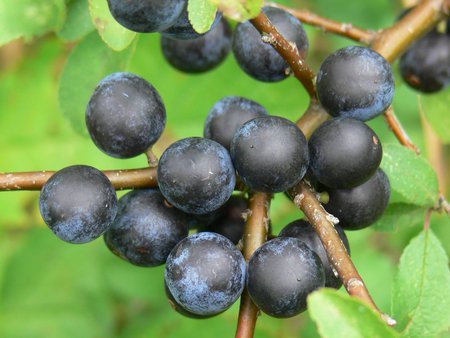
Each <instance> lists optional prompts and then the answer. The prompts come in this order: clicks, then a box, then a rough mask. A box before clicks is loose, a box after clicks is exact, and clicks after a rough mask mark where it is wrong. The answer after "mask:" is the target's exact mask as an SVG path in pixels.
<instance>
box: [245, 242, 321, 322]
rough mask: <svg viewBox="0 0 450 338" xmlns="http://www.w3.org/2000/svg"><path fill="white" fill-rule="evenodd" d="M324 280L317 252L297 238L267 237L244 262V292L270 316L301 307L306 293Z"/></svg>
mask: <svg viewBox="0 0 450 338" xmlns="http://www.w3.org/2000/svg"><path fill="white" fill-rule="evenodd" d="M324 284H325V274H324V270H323V266H322V262H321V261H320V258H319V256H317V254H316V253H314V251H312V250H311V249H310V248H309V247H308V246H307V245H306V244H305V243H303V242H302V241H300V240H299V239H297V238H290V237H278V238H275V239H273V240H270V241H269V242H266V243H265V244H263V245H262V246H261V247H259V248H258V249H257V250H256V251H255V253H254V254H253V256H252V257H251V258H250V261H249V262H248V276H247V289H248V293H249V295H250V297H251V299H252V300H253V302H254V303H255V305H256V306H258V307H259V308H260V309H261V311H263V312H265V313H267V314H268V315H270V316H273V317H292V316H295V315H297V314H299V313H300V312H303V311H305V310H306V297H307V296H308V294H310V293H311V292H313V291H314V290H316V289H318V288H320V287H323V286H324Z"/></svg>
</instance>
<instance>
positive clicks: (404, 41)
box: [371, 0, 448, 62]
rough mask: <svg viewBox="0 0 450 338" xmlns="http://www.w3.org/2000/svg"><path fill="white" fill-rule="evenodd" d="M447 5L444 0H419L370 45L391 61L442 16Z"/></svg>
mask: <svg viewBox="0 0 450 338" xmlns="http://www.w3.org/2000/svg"><path fill="white" fill-rule="evenodd" d="M447 6H448V1H447V2H446V0H426V1H422V2H420V3H419V4H418V5H417V6H416V7H414V8H413V9H412V10H411V11H409V12H408V13H407V14H406V15H405V16H404V17H403V18H401V19H400V20H399V21H397V22H396V23H395V24H394V25H393V26H392V27H390V28H386V29H383V30H382V31H380V32H379V33H378V34H377V37H376V39H375V40H374V41H373V43H372V45H371V47H372V48H373V49H374V50H376V51H377V52H378V53H380V54H381V55H383V56H384V58H385V59H386V60H388V61H389V62H393V61H394V60H395V59H396V58H397V57H398V56H399V55H400V54H402V53H403V52H404V51H405V50H406V49H407V48H408V47H409V46H410V45H411V44H412V43H413V42H414V41H415V40H417V39H418V38H419V37H421V36H422V35H423V34H425V33H426V32H427V31H429V30H430V29H431V28H432V27H434V26H435V25H436V24H437V23H438V22H439V21H440V20H442V19H443V18H444V11H446V10H448V8H447Z"/></svg>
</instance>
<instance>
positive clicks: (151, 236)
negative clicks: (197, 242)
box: [104, 189, 189, 266]
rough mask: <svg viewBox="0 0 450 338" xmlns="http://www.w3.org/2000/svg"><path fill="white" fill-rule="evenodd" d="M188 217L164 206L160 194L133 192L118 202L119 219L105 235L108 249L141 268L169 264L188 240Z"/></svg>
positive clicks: (157, 192) (151, 191)
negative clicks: (173, 252)
mask: <svg viewBox="0 0 450 338" xmlns="http://www.w3.org/2000/svg"><path fill="white" fill-rule="evenodd" d="M188 218H189V216H188V215H186V214H185V213H183V212H182V211H180V210H178V209H176V208H174V207H171V206H169V205H168V204H167V203H165V200H164V197H163V195H161V193H160V192H159V190H156V189H155V190H133V191H130V192H129V193H127V194H126V195H124V196H123V197H122V198H121V199H120V200H119V211H118V212H117V216H116V219H115V220H114V222H113V224H112V225H111V227H110V228H109V230H108V231H107V232H106V233H105V235H104V238H105V242H106V245H107V246H108V248H109V249H110V250H111V251H112V252H113V253H115V254H116V255H118V256H119V257H121V258H123V259H125V260H126V261H128V262H130V263H132V264H135V265H139V266H157V265H161V264H164V263H165V262H166V259H167V256H168V255H169V253H170V251H171V250H172V249H173V247H174V246H175V245H176V244H177V243H178V242H179V241H181V240H182V239H183V238H185V237H187V235H188V232H189V229H188V225H187V224H188Z"/></svg>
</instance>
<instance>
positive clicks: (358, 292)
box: [291, 182, 396, 326]
mask: <svg viewBox="0 0 450 338" xmlns="http://www.w3.org/2000/svg"><path fill="white" fill-rule="evenodd" d="M291 196H292V198H293V200H294V203H295V205H296V206H297V207H298V208H300V209H301V210H302V211H303V212H304V214H305V216H306V217H307V218H308V220H309V221H310V223H311V224H312V225H313V226H314V228H315V230H316V232H317V234H318V235H319V237H320V240H321V241H322V243H323V245H324V247H325V250H326V252H327V255H328V258H329V260H330V262H331V264H332V265H333V267H334V269H335V270H336V271H337V272H338V274H339V277H340V278H341V280H342V283H343V284H344V286H345V288H346V289H347V292H348V293H349V294H350V295H351V296H354V297H357V298H359V299H361V300H363V301H364V302H366V303H367V304H369V305H370V306H371V307H372V308H373V309H374V310H375V311H377V312H378V313H379V314H380V316H381V317H382V318H383V319H384V320H385V321H386V322H387V324H388V325H391V326H392V325H395V324H396V322H395V320H394V319H392V318H390V317H389V316H388V315H386V314H384V313H382V312H381V311H380V310H379V309H378V307H377V305H376V304H375V302H374V301H373V299H372V297H371V296H370V294H369V291H368V290H367V288H366V286H365V284H364V282H363V280H362V278H361V276H360V275H359V273H358V271H357V270H356V267H355V265H354V264H353V262H352V260H351V258H350V256H349V255H348V253H347V250H346V248H345V246H344V244H343V243H342V240H341V238H340V236H339V234H338V233H337V231H336V229H335V228H334V222H336V221H337V220H336V219H335V218H334V217H333V216H331V215H330V214H328V213H327V212H326V211H325V209H324V208H323V207H322V205H321V204H320V202H319V201H318V200H317V198H316V193H315V192H314V191H313V190H312V188H311V187H310V186H309V185H308V184H306V183H305V182H301V183H300V184H298V185H297V187H295V188H294V189H292V191H291Z"/></svg>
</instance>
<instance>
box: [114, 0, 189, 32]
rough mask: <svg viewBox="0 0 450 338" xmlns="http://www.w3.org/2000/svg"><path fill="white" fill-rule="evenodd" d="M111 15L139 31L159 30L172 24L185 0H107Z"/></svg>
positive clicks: (133, 29) (123, 24) (125, 25)
mask: <svg viewBox="0 0 450 338" xmlns="http://www.w3.org/2000/svg"><path fill="white" fill-rule="evenodd" d="M108 6H109V10H110V11H111V14H112V16H113V17H114V18H115V19H116V20H117V22H118V23H120V24H121V25H122V26H124V27H125V28H128V29H130V30H132V31H135V32H139V33H151V32H160V31H163V30H165V29H167V28H169V27H170V26H171V25H173V24H174V23H175V22H176V21H177V19H178V17H179V16H180V15H181V13H182V11H183V9H184V8H185V7H186V6H187V0H164V1H161V0H145V1H136V0H135V1H123V0H108Z"/></svg>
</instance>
